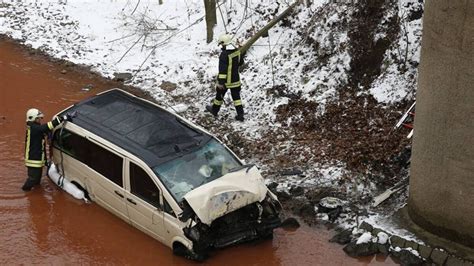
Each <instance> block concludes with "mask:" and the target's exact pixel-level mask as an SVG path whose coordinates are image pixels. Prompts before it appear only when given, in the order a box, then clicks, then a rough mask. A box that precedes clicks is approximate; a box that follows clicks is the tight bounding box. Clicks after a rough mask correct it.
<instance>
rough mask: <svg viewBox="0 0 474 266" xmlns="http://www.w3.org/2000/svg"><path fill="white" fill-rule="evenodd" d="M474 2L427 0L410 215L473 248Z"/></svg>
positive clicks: (436, 230)
mask: <svg viewBox="0 0 474 266" xmlns="http://www.w3.org/2000/svg"><path fill="white" fill-rule="evenodd" d="M473 50H474V1H473V0H426V1H425V13H424V18H423V40H422V49H421V62H420V66H419V82H418V91H417V97H416V98H417V103H416V116H415V134H414V138H413V153H412V166H411V176H410V196H409V202H408V211H409V214H410V217H411V218H412V220H413V221H414V222H416V223H417V224H418V225H420V226H422V227H423V228H425V229H426V230H428V231H431V232H432V233H435V234H437V235H440V236H442V237H444V238H447V239H451V240H454V241H456V242H459V243H462V244H464V245H467V246H471V247H474V62H473V60H474V53H473Z"/></svg>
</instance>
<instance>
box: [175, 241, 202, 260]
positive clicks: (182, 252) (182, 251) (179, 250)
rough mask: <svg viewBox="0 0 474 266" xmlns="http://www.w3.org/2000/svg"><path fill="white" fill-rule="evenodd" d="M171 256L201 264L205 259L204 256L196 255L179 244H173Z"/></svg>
mask: <svg viewBox="0 0 474 266" xmlns="http://www.w3.org/2000/svg"><path fill="white" fill-rule="evenodd" d="M173 254H175V255H177V256H181V257H185V258H186V259H188V260H194V261H198V262H203V261H204V260H205V259H206V257H207V256H206V255H205V254H196V253H195V252H194V251H192V250H189V249H188V248H187V247H185V246H184V245H183V244H181V243H179V242H174V243H173Z"/></svg>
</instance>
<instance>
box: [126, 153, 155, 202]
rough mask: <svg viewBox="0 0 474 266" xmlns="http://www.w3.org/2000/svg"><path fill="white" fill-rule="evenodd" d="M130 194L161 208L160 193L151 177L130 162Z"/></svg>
mask: <svg viewBox="0 0 474 266" xmlns="http://www.w3.org/2000/svg"><path fill="white" fill-rule="evenodd" d="M130 192H132V194H133V195H135V196H137V197H139V198H141V199H142V200H144V201H146V202H148V203H150V204H151V205H153V206H155V207H157V208H158V207H159V206H160V191H159V190H158V188H157V187H156V185H155V183H154V182H153V180H152V179H151V178H150V176H149V175H148V174H147V173H146V172H145V171H144V170H143V169H142V168H141V167H139V166H137V165H136V164H134V163H132V162H130Z"/></svg>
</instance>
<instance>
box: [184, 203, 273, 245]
mask: <svg viewBox="0 0 474 266" xmlns="http://www.w3.org/2000/svg"><path fill="white" fill-rule="evenodd" d="M280 211H281V205H280V203H279V202H278V200H276V199H274V198H273V197H272V196H270V195H267V197H265V199H264V200H263V201H261V202H255V203H253V204H250V205H247V206H245V207H242V208H240V209H238V210H236V211H233V212H231V213H228V214H226V215H224V216H222V217H220V218H218V219H216V220H214V221H213V222H212V224H211V225H210V226H209V225H207V224H205V223H202V222H200V221H199V218H197V216H195V215H194V222H193V223H192V226H189V227H186V228H184V229H183V231H184V234H185V236H186V237H187V238H189V239H190V240H191V241H192V242H193V252H195V253H196V254H206V253H207V252H208V251H210V250H212V249H215V248H223V247H226V246H230V245H235V244H239V243H243V242H247V241H252V240H256V239H263V238H271V237H272V236H273V229H275V228H277V227H279V226H280V224H281V220H280V217H279V214H280Z"/></svg>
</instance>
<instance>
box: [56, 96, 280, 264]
mask: <svg viewBox="0 0 474 266" xmlns="http://www.w3.org/2000/svg"><path fill="white" fill-rule="evenodd" d="M71 112H76V114H77V115H76V117H75V118H74V120H73V121H72V122H67V123H65V124H64V125H63V126H62V127H58V128H56V129H55V131H54V134H53V162H54V163H55V164H56V165H58V169H59V170H61V171H63V173H62V174H63V175H64V176H65V177H66V178H67V179H69V180H70V181H72V182H73V183H74V184H76V185H77V186H78V187H80V188H81V189H82V190H84V191H85V193H86V195H87V196H88V197H89V198H90V199H91V200H92V201H94V202H96V203H98V204H99V205H101V206H102V207H104V208H106V209H107V210H109V211H110V212H112V213H114V214H115V215H117V216H118V217H120V218H121V219H123V220H124V221H126V222H127V223H130V224H131V225H133V226H135V227H136V228H138V229H140V230H141V231H143V232H145V233H146V234H148V235H150V236H152V237H153V238H155V239H157V240H159V241H160V242H162V243H164V244H165V245H167V246H169V247H171V248H172V249H173V251H174V253H175V254H179V255H183V256H186V257H188V258H191V259H196V260H202V259H203V258H205V257H206V254H207V253H208V251H209V250H211V249H214V248H220V247H225V246H228V245H232V244H237V243H241V242H244V241H250V240H254V239H258V238H265V237H271V236H272V235H273V229H274V228H276V227H278V226H279V225H280V217H279V213H280V211H281V205H280V203H279V202H278V200H277V197H276V196H275V195H274V194H272V193H271V192H270V191H269V190H268V189H267V187H266V186H265V184H264V181H263V178H262V176H261V175H260V172H259V170H258V169H257V168H256V167H255V166H253V165H244V164H243V163H242V161H241V160H240V159H239V158H237V156H236V155H235V154H234V153H233V152H232V151H231V150H229V149H228V148H227V147H226V146H225V145H224V144H222V143H221V142H220V141H219V140H218V139H217V138H215V137H214V136H212V135H211V134H210V133H208V132H207V131H205V130H203V129H202V128H200V127H198V126H196V125H194V124H192V123H191V122H189V121H187V120H186V119H184V118H182V117H180V116H178V115H177V114H174V113H172V112H169V111H167V110H166V109H164V108H162V107H160V106H158V105H156V104H154V103H152V102H150V101H147V100H144V99H141V98H138V97H136V96H134V95H132V94H130V93H127V92H125V91H122V90H119V89H113V90H109V91H106V92H103V93H101V94H98V95H96V96H94V97H91V98H89V99H86V100H84V101H82V102H80V103H77V104H75V105H73V106H70V107H69V108H67V109H65V110H63V111H62V112H61V113H59V114H58V115H64V114H66V113H71Z"/></svg>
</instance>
